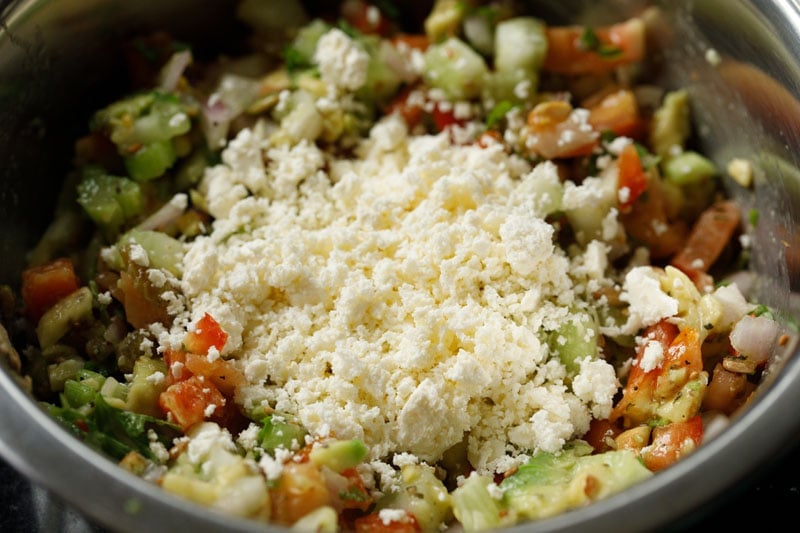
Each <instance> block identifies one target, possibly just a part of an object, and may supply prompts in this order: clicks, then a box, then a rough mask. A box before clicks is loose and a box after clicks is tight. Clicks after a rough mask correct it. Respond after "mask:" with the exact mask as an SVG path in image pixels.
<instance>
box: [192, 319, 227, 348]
mask: <svg viewBox="0 0 800 533" xmlns="http://www.w3.org/2000/svg"><path fill="white" fill-rule="evenodd" d="M226 342H228V334H227V333H225V331H223V329H222V328H221V327H220V325H219V323H218V322H217V321H216V320H214V317H212V316H211V315H209V314H208V313H206V314H205V315H203V318H201V319H200V320H198V321H197V324H196V326H195V329H194V331H190V332H188V333H187V334H186V337H185V338H184V339H183V345H184V347H185V348H186V350H187V351H188V352H191V353H195V354H200V355H206V354H208V350H209V349H210V348H212V347H214V348H216V349H217V351H222V348H223V347H224V346H225V343H226Z"/></svg>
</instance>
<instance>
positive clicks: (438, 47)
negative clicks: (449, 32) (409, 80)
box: [423, 37, 489, 100]
mask: <svg viewBox="0 0 800 533" xmlns="http://www.w3.org/2000/svg"><path fill="white" fill-rule="evenodd" d="M488 73H489V70H488V68H487V66H486V62H485V61H484V59H483V57H481V55H480V54H478V53H477V52H476V51H475V50H473V49H472V48H471V47H470V46H469V45H468V44H466V43H465V42H464V41H462V40H461V39H459V38H458V37H450V38H449V39H447V40H446V41H444V42H443V43H440V44H435V45H432V46H430V47H429V48H428V49H427V50H426V52H425V66H424V69H423V76H424V78H425V80H426V81H427V82H428V84H430V85H431V86H432V87H436V88H439V89H442V90H443V91H444V92H445V94H446V95H447V96H448V97H449V98H451V99H453V100H470V99H472V98H475V97H477V96H479V95H480V94H481V90H482V89H483V86H484V84H485V82H486V77H487V75H488Z"/></svg>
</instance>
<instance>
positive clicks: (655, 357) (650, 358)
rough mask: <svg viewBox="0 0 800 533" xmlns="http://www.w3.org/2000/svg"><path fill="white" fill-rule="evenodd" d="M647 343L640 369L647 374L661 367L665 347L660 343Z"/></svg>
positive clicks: (652, 341)
mask: <svg viewBox="0 0 800 533" xmlns="http://www.w3.org/2000/svg"><path fill="white" fill-rule="evenodd" d="M645 342H646V344H645V346H644V351H643V352H642V358H641V361H640V362H639V367H640V368H641V369H642V370H644V371H645V372H650V371H651V370H655V369H656V368H658V367H659V366H661V362H662V361H663V360H664V347H663V346H662V344H661V343H660V342H658V341H654V340H645Z"/></svg>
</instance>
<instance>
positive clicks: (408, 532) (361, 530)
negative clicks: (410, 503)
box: [355, 512, 422, 533]
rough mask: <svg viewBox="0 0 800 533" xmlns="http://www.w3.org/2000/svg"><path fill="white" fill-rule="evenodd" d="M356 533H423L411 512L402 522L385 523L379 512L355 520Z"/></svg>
mask: <svg viewBox="0 0 800 533" xmlns="http://www.w3.org/2000/svg"><path fill="white" fill-rule="evenodd" d="M355 530H356V533H417V532H419V531H422V529H421V528H420V527H419V522H417V519H416V517H414V515H412V514H411V513H409V512H406V516H405V517H404V518H403V519H402V520H391V521H388V522H384V521H383V519H382V518H381V517H380V514H379V513H377V512H374V513H370V514H368V515H366V516H362V517H360V518H357V519H356V520H355Z"/></svg>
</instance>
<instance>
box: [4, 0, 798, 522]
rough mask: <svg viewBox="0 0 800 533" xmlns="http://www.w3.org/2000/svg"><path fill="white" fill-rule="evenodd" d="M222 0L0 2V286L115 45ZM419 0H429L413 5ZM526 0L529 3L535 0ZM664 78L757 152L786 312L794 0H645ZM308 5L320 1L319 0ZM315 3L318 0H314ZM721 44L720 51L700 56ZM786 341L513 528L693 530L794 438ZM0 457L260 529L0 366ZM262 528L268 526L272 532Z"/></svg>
mask: <svg viewBox="0 0 800 533" xmlns="http://www.w3.org/2000/svg"><path fill="white" fill-rule="evenodd" d="M233 3H234V2H232V1H229V0H227V1H226V0H204V1H203V2H202V3H200V2H192V1H191V0H170V1H169V2H164V1H158V0H156V1H150V0H147V1H146V0H139V1H138V2H124V1H121V0H120V1H111V0H58V1H56V0H18V1H14V0H12V1H10V2H9V1H5V2H0V256H2V258H3V259H2V261H0V283H10V284H12V285H13V284H15V283H16V282H17V280H18V278H19V273H20V271H21V269H22V267H23V265H24V254H25V251H26V250H28V249H29V248H30V247H32V246H33V244H34V243H35V242H36V240H37V238H38V236H39V235H40V234H41V232H42V231H43V230H44V228H45V226H46V224H47V222H48V219H49V217H50V216H51V212H52V209H53V206H54V204H55V201H56V196H57V192H58V184H59V180H60V179H61V178H62V176H64V174H65V172H66V170H67V169H68V167H69V156H70V151H71V140H72V139H74V138H75V137H76V136H77V134H78V133H79V132H80V130H81V128H83V126H84V123H85V117H86V116H88V112H89V110H90V109H92V107H93V106H95V107H96V103H97V102H100V101H105V99H104V95H109V94H113V91H114V90H115V89H118V82H117V79H118V75H119V72H120V68H119V63H118V62H117V60H116V58H117V57H118V53H119V50H120V48H119V45H120V42H121V41H122V40H123V39H124V38H125V37H128V36H130V35H133V34H136V33H139V32H141V31H143V30H145V29H153V28H159V29H161V28H164V29H169V30H171V31H173V32H174V33H175V34H176V35H177V36H178V37H179V38H181V39H184V40H187V41H191V42H197V43H202V44H203V46H205V47H208V48H213V47H216V46H225V45H226V43H230V39H229V38H228V37H229V36H230V35H232V34H234V33H235V32H237V31H238V26H237V22H236V20H235V19H234V18H233V16H232V13H231V11H232V10H231V9H230V7H231V6H232V5H233ZM421 4H424V3H421ZM531 4H534V3H533V2H531ZM538 4H541V6H540V9H541V11H540V13H541V15H542V16H543V17H545V18H548V19H550V20H553V21H559V22H565V21H569V20H576V16H577V18H579V19H583V18H588V19H591V20H594V21H597V20H599V19H608V20H611V19H618V18H620V17H622V16H625V15H627V14H630V13H632V12H634V11H638V10H640V9H642V7H643V6H644V5H645V2H643V1H639V0H627V1H625V0H623V1H612V0H609V1H606V2H594V1H592V0H585V1H581V0H573V1H561V2H558V1H552V2H539V3H538ZM650 4H655V5H657V6H658V7H659V13H658V17H659V18H660V21H661V25H660V26H659V28H660V29H659V31H657V32H655V33H654V35H653V36H652V42H650V43H649V44H650V45H651V46H652V50H653V51H654V52H653V53H655V54H657V57H658V58H659V64H660V66H661V70H660V71H659V72H660V79H661V82H662V83H663V84H664V85H665V86H668V87H678V86H683V87H688V88H689V90H690V91H691V94H692V97H693V102H694V104H695V106H694V109H693V112H694V117H695V118H696V119H697V126H698V131H699V133H700V139H701V141H702V144H703V148H704V151H705V152H706V153H708V154H710V155H711V156H712V157H713V158H714V159H715V160H716V161H717V162H718V163H720V164H721V165H723V166H724V164H725V162H727V161H728V160H730V158H732V157H734V156H735V157H746V158H749V159H750V160H751V161H753V162H754V163H755V164H756V170H757V172H756V182H755V188H754V189H753V190H745V189H743V188H741V187H737V186H736V185H735V184H733V183H731V184H729V185H730V190H731V193H732V195H733V196H735V197H736V198H737V199H738V200H739V201H740V202H741V203H742V205H743V206H745V209H758V210H759V213H760V219H759V223H758V226H757V228H756V232H755V236H754V237H755V239H754V246H753V259H752V262H753V265H754V267H755V271H756V274H755V276H754V277H753V280H752V281H753V287H754V290H755V292H756V294H757V295H758V298H759V300H760V301H762V302H764V303H767V304H769V305H771V306H775V307H777V308H779V309H781V310H784V311H786V312H789V313H794V314H795V315H796V314H797V313H796V305H795V304H794V301H795V299H794V297H793V292H792V289H797V288H798V287H800V255H798V246H800V237H798V222H800V171H798V163H800V161H799V160H800V102H799V101H798V99H797V98H798V95H800V4H798V2H796V1H780V0H775V1H759V0H752V1H745V0H742V1H737V2H730V1H729V0H693V1H692V0H686V1H680V2H676V1H667V0H664V1H663V2H651V3H650ZM315 5H317V4H315ZM310 8H311V9H313V8H314V5H311V4H310ZM716 56H718V57H719V58H721V62H720V63H719V64H718V65H714V64H713V63H715V62H714V61H710V59H712V58H713V57H716ZM792 355H793V350H789V351H788V352H787V353H786V354H785V356H784V358H783V360H782V361H780V362H779V364H777V365H775V368H776V371H775V372H771V373H770V374H769V375H768V376H767V379H765V382H764V383H763V384H762V385H761V386H760V388H759V391H758V395H757V397H756V400H755V401H753V402H752V403H751V404H749V406H748V407H747V408H746V409H745V410H744V411H743V412H741V413H740V414H739V415H738V416H736V417H735V419H734V420H733V423H732V424H731V425H730V427H729V428H727V429H726V430H725V431H723V432H722V433H721V434H719V435H718V436H716V437H714V438H713V439H711V440H710V441H709V442H707V443H705V444H704V445H703V446H702V447H701V448H700V449H699V450H697V451H696V452H695V453H694V454H692V455H691V456H689V457H688V458H686V459H685V460H683V461H681V462H680V463H678V464H677V465H675V466H674V467H671V468H669V469H667V470H665V471H663V472H661V473H659V474H658V475H656V476H654V477H653V478H652V479H650V480H648V481H646V482H643V483H641V484H639V485H637V486H635V487H633V488H631V489H629V490H627V491H625V492H624V493H622V494H620V495H617V496H614V497H611V498H609V499H607V500H605V501H601V502H599V503H596V504H594V505H591V506H589V507H587V508H583V509H579V510H576V511H573V512H569V513H567V514H564V515H561V516H558V517H556V518H553V519H548V520H544V521H540V522H537V523H535V524H529V525H522V526H519V527H518V528H514V530H520V531H521V530H526V529H529V530H534V529H535V530H536V531H567V530H578V529H587V528H589V529H591V530H592V531H628V530H630V531H643V530H653V529H656V528H661V527H664V526H666V525H668V524H672V526H673V527H679V526H680V525H681V524H684V525H687V524H690V523H691V520H692V519H693V518H695V517H697V516H699V515H701V514H702V512H703V511H702V510H703V509H706V508H707V507H708V506H709V505H710V504H714V503H718V502H720V501H721V498H722V497H723V494H725V493H728V492H729V491H730V490H731V488H732V487H735V486H742V483H744V482H747V480H749V479H750V478H751V476H752V475H753V474H754V473H756V472H757V471H758V470H759V469H761V468H763V467H765V466H767V465H770V464H773V463H774V462H775V461H776V460H777V459H778V458H780V457H782V456H784V455H785V453H786V452H787V451H788V450H790V449H792V448H794V447H795V444H794V443H796V442H798V439H800V413H798V411H797V406H798V405H800V358H799V357H796V356H795V357H793V356H792ZM0 416H1V417H2V418H1V420H2V423H0V454H2V456H3V458H4V459H5V460H6V461H8V462H9V463H11V464H12V465H13V466H14V467H15V468H16V469H18V470H19V471H20V472H22V473H23V474H24V475H25V476H27V477H29V478H30V479H31V480H32V481H34V482H35V483H37V484H38V485H40V486H42V487H44V488H46V489H47V490H49V491H52V492H53V493H55V494H57V495H58V496H59V497H61V498H63V499H64V500H65V501H67V502H68V503H70V504H72V505H73V506H75V507H76V508H77V509H79V510H81V511H83V512H84V513H86V514H87V515H88V516H90V517H91V518H93V519H94V520H96V521H97V522H98V523H100V524H103V525H105V526H107V527H108V528H110V529H112V530H117V531H131V532H133V531H153V532H157V531H182V530H193V531H198V532H200V531H219V530H223V529H224V530H227V531H264V530H265V526H263V525H260V524H254V523H250V522H245V521H241V520H236V519H232V518H228V517H223V516H220V515H218V514H215V513H212V512H210V511H207V510H205V509H202V508H200V507H197V506H195V505H193V504H191V503H189V502H187V501H184V500H182V499H179V498H177V497H174V496H171V495H170V494H167V493H165V492H163V491H161V490H160V489H159V488H157V487H155V486H153V485H151V484H149V483H146V482H144V481H142V480H140V479H138V478H136V477H134V476H132V475H130V474H128V473H127V472H125V471H123V470H122V469H120V468H118V467H117V466H116V465H115V464H114V463H113V462H111V461H109V460H107V459H105V458H104V457H102V456H100V455H98V454H97V453H95V452H94V451H92V450H90V449H89V448H88V447H87V446H85V445H84V444H83V443H81V442H79V441H78V440H77V439H75V438H74V437H73V436H72V435H71V434H69V433H68V432H67V431H65V430H64V429H63V428H62V427H61V426H60V425H59V424H57V423H56V422H55V421H54V420H52V419H51V418H50V417H49V416H48V415H46V414H45V413H44V412H43V411H42V410H41V409H40V408H39V406H38V405H37V404H36V402H35V401H34V400H33V399H32V398H31V397H30V396H28V395H27V394H26V393H25V392H24V391H23V390H22V389H21V388H19V387H18V386H17V384H16V382H15V380H14V378H13V377H12V374H11V373H10V372H9V371H7V369H6V368H3V369H2V371H0ZM266 529H267V530H269V528H266Z"/></svg>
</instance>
